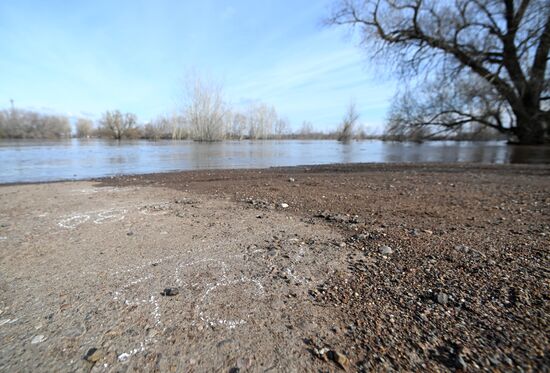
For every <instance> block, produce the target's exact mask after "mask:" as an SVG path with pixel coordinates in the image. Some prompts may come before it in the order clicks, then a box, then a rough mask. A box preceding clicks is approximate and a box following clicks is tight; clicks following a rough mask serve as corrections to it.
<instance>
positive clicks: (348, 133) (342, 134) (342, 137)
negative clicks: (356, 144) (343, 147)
mask: <svg viewBox="0 0 550 373" xmlns="http://www.w3.org/2000/svg"><path fill="white" fill-rule="evenodd" d="M358 120H359V113H358V112H357V109H356V108H355V103H354V102H350V104H349V105H348V108H347V111H346V114H345V115H344V118H342V124H340V129H339V131H338V133H339V134H338V141H342V142H349V141H350V140H351V139H352V137H353V131H354V127H355V125H356V123H357V121H358Z"/></svg>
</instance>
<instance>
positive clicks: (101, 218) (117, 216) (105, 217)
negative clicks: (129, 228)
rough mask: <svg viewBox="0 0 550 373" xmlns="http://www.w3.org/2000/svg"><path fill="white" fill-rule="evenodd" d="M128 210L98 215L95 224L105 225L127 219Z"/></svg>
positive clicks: (111, 210) (108, 211)
mask: <svg viewBox="0 0 550 373" xmlns="http://www.w3.org/2000/svg"><path fill="white" fill-rule="evenodd" d="M126 213H127V211H126V209H116V208H113V209H109V210H106V211H101V212H99V213H97V218H96V219H94V224H103V223H105V222H115V221H120V220H122V219H124V218H125V217H126V215H125V214H126Z"/></svg>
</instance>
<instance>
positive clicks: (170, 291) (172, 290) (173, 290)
mask: <svg viewBox="0 0 550 373" xmlns="http://www.w3.org/2000/svg"><path fill="white" fill-rule="evenodd" d="M179 293H180V291H179V289H178V288H166V289H164V290H163V291H162V292H161V293H160V295H163V296H165V297H173V296H174V295H178V294H179Z"/></svg>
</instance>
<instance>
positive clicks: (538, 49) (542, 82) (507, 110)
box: [328, 0, 550, 144]
mask: <svg viewBox="0 0 550 373" xmlns="http://www.w3.org/2000/svg"><path fill="white" fill-rule="evenodd" d="M328 21H329V23H330V24H334V25H351V26H356V27H358V28H360V30H361V37H362V39H361V40H362V43H363V46H364V47H365V48H367V49H369V50H372V51H373V56H376V57H382V58H385V59H386V60H385V61H386V63H387V61H394V62H395V63H396V64H397V65H398V67H399V69H398V71H399V72H400V73H402V76H404V77H415V78H417V79H416V82H417V83H421V84H422V83H425V82H426V81H428V82H429V84H430V85H431V86H432V90H431V91H430V92H429V93H428V95H420V94H419V93H420V92H417V91H415V92H414V93H412V94H411V90H410V89H409V90H405V91H404V92H403V93H401V94H400V95H399V96H398V101H406V102H408V104H411V105H412V106H411V107H412V108H413V109H414V108H415V107H416V106H417V105H418V106H420V107H419V108H418V109H414V113H411V115H409V114H407V113H406V110H405V108H404V107H399V106H395V105H394V110H395V111H397V112H400V113H401V114H403V113H405V114H407V115H405V120H403V121H401V122H399V124H400V125H413V126H415V125H416V126H433V125H436V126H443V127H444V128H457V127H460V126H463V125H465V124H469V123H477V124H482V125H485V126H488V127H491V128H494V129H495V130H498V131H499V132H501V133H505V134H507V135H509V136H511V137H515V138H516V139H517V140H518V141H519V142H520V143H522V144H540V143H543V142H544V141H545V137H550V110H549V108H550V105H549V103H550V83H549V81H550V79H549V73H548V70H547V64H548V59H549V57H548V55H549V50H550V2H548V1H547V0H454V1H441V0H342V1H340V2H338V3H337V5H336V7H335V9H334V12H333V14H332V16H331V17H330V19H329V20H328ZM436 73H437V74H436ZM422 77H423V78H425V79H421V78H422ZM403 95H406V96H408V97H407V99H405V100H403V97H402V96H403ZM415 101H417V102H415ZM391 115H392V114H390V116H391ZM395 117H397V116H395ZM396 123H397V122H394V125H395V124H396Z"/></svg>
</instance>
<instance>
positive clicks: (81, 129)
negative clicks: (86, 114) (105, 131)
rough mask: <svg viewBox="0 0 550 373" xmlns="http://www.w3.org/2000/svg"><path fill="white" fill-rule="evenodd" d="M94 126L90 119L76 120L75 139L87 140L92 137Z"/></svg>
mask: <svg viewBox="0 0 550 373" xmlns="http://www.w3.org/2000/svg"><path fill="white" fill-rule="evenodd" d="M93 130H94V124H93V122H92V121H91V120H90V119H86V118H78V119H77V121H76V137H78V138H88V137H90V136H91V135H92V132H93Z"/></svg>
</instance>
